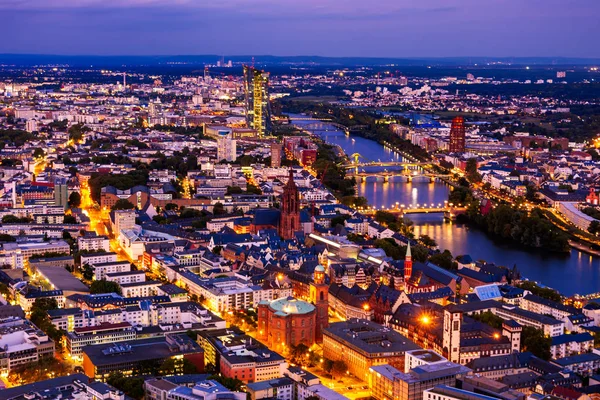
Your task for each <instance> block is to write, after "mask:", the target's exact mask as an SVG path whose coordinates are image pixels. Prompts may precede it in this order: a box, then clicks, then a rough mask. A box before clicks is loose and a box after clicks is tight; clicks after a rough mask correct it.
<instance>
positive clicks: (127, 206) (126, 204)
mask: <svg viewBox="0 0 600 400" xmlns="http://www.w3.org/2000/svg"><path fill="white" fill-rule="evenodd" d="M134 208H135V205H133V204H132V203H131V202H130V201H129V200H127V199H119V200H117V201H116V203H115V205H114V206H112V208H111V209H112V210H133V209H134Z"/></svg>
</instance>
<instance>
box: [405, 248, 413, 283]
mask: <svg viewBox="0 0 600 400" xmlns="http://www.w3.org/2000/svg"><path fill="white" fill-rule="evenodd" d="M411 276H412V255H411V254H410V242H408V246H406V256H405V257H404V290H406V287H407V285H408V280H409V279H410V277H411Z"/></svg>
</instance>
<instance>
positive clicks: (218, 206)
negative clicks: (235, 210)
mask: <svg viewBox="0 0 600 400" xmlns="http://www.w3.org/2000/svg"><path fill="white" fill-rule="evenodd" d="M226 212H227V211H225V207H224V206H223V203H220V202H216V203H215V204H214V206H213V214H214V215H223V214H225V213H226Z"/></svg>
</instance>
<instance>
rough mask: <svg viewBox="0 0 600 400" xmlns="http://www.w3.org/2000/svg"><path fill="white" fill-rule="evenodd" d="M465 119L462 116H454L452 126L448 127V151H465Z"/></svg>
mask: <svg viewBox="0 0 600 400" xmlns="http://www.w3.org/2000/svg"><path fill="white" fill-rule="evenodd" d="M465 140H466V139H465V119H464V118H463V117H454V119H453V120H452V127H451V128H450V152H451V153H464V152H465Z"/></svg>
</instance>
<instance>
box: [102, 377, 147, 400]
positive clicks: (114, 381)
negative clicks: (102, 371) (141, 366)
mask: <svg viewBox="0 0 600 400" xmlns="http://www.w3.org/2000/svg"><path fill="white" fill-rule="evenodd" d="M144 380H145V379H144V378H142V377H125V376H124V375H123V373H122V372H111V374H110V375H109V376H108V378H107V379H106V383H108V384H109V385H111V386H114V387H115V388H117V389H119V390H121V391H122V392H124V393H125V394H126V395H127V396H130V397H133V398H134V399H137V400H141V399H143V398H144Z"/></svg>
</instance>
